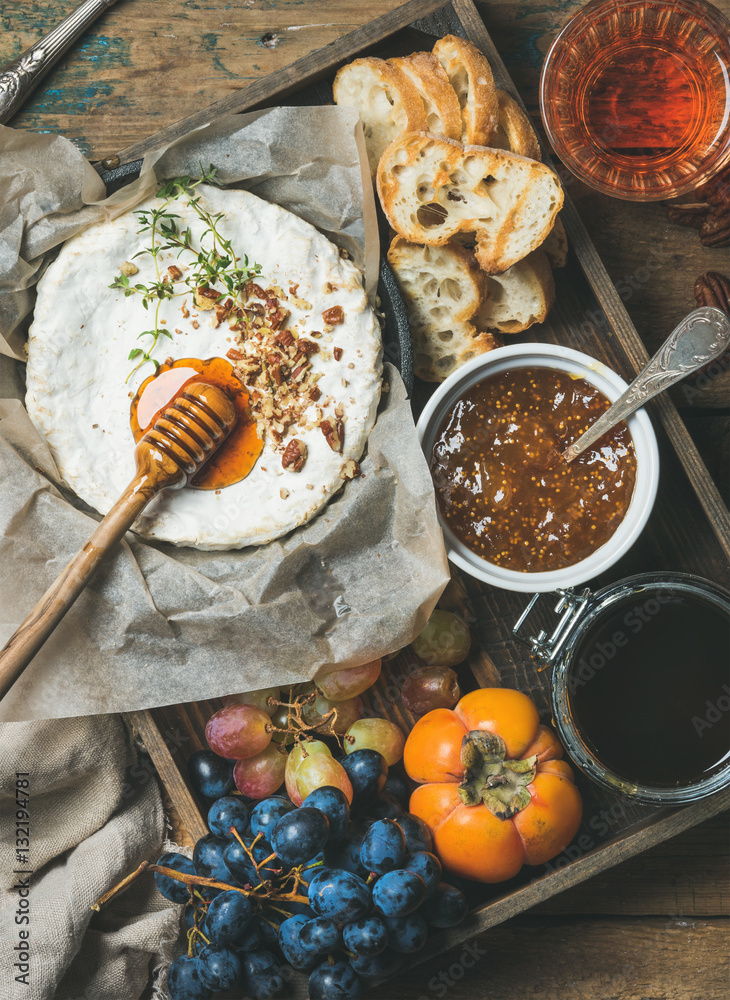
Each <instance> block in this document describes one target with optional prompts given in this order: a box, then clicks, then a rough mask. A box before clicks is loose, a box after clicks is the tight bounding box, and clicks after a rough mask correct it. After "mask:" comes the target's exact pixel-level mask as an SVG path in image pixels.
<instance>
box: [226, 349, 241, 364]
mask: <svg viewBox="0 0 730 1000" xmlns="http://www.w3.org/2000/svg"><path fill="white" fill-rule="evenodd" d="M226 357H227V358H230V359H231V361H243V359H244V358H245V357H246V355H245V354H241V352H240V351H239V350H238V349H237V348H235V347H230V348H229V349H228V350H227V351H226Z"/></svg>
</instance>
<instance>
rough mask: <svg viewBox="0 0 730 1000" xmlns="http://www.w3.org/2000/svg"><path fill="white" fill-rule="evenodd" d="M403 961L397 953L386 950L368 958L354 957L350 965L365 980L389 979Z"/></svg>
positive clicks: (390, 949) (389, 949)
mask: <svg viewBox="0 0 730 1000" xmlns="http://www.w3.org/2000/svg"><path fill="white" fill-rule="evenodd" d="M402 961H403V959H402V958H401V956H400V955H399V954H398V952H397V951H393V949H392V948H386V949H385V951H382V952H381V953H380V954H379V955H373V956H372V958H368V957H367V956H366V955H354V956H353V957H352V958H351V959H350V965H351V966H352V967H353V969H354V970H355V972H357V974H358V975H360V976H364V977H365V979H387V978H388V977H389V976H392V975H393V973H394V972H397V971H398V967H399V966H400V964H401V962H402Z"/></svg>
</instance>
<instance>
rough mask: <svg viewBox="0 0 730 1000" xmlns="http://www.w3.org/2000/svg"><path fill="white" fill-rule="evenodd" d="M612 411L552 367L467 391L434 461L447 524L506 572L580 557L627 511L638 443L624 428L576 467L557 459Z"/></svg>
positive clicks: (580, 382)
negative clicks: (635, 444) (608, 411)
mask: <svg viewBox="0 0 730 1000" xmlns="http://www.w3.org/2000/svg"><path fill="white" fill-rule="evenodd" d="M609 406H610V403H609V400H608V398H607V397H606V396H604V394H603V393H602V392H600V390H598V389H596V388H595V386H593V385H591V384H590V383H589V382H587V381H586V380H585V379H583V378H579V377H574V376H571V375H570V374H569V373H568V372H563V371H558V370H556V369H553V368H518V369H515V370H511V371H505V372H499V373H497V374H495V375H492V376H490V377H489V378H486V379H484V380H483V381H482V382H479V383H478V384H477V385H474V386H472V387H471V388H469V389H468V390H467V391H466V392H465V393H464V395H462V396H461V397H460V398H459V399H458V400H457V402H456V403H455V404H454V406H453V407H452V409H451V411H450V412H449V414H448V415H447V417H446V419H445V420H444V422H443V424H442V426H441V428H440V429H439V432H438V435H437V437H436V441H435V444H434V447H433V452H432V456H431V475H432V476H433V481H434V485H435V487H436V497H437V500H438V505H439V509H440V511H441V516H442V518H443V520H444V521H445V522H446V524H447V525H448V526H449V528H451V530H452V531H453V532H454V534H455V535H456V536H457V537H458V538H459V539H460V540H461V541H462V542H463V543H464V544H465V545H467V546H468V547H469V548H470V549H471V550H472V552H475V553H476V554H477V555H479V556H482V557H483V558H484V559H486V560H488V561H489V562H490V563H493V564H494V565H496V566H502V567H504V568H505V569H511V570H518V571H521V572H526V573H535V572H547V571H550V570H556V569H562V568H563V567H565V566H574V565H575V564H576V563H578V562H580V561H581V560H582V559H585V558H586V557H587V556H589V555H590V554H591V553H592V552H594V551H595V550H596V549H598V548H600V546H601V545H603V544H604V543H605V542H607V541H608V539H609V538H610V537H611V536H612V535H613V533H614V532H615V530H616V528H617V527H618V526H619V524H620V523H621V521H622V520H623V518H624V515H625V514H626V511H627V510H628V507H629V504H630V503H631V497H632V495H633V492H634V481H635V477H636V456H635V454H634V445H633V441H632V439H631V434H630V432H629V429H628V427H627V426H626V424H624V423H621V424H618V425H617V426H616V427H614V428H613V430H611V431H609V432H608V433H607V434H605V435H604V436H603V437H602V438H601V439H600V440H599V441H597V442H596V443H595V444H594V445H592V446H591V447H589V448H587V449H586V450H585V451H584V452H583V453H582V454H581V455H579V456H578V458H576V459H575V460H574V461H572V462H570V463H566V462H564V461H563V460H562V459H561V457H560V456H561V453H562V452H563V451H564V450H565V449H566V448H567V446H568V445H569V444H571V443H572V442H573V441H575V440H576V438H578V437H580V435H581V434H582V433H583V432H584V431H585V430H587V429H588V427H589V426H590V425H591V424H593V423H594V422H595V421H596V420H597V418H598V417H599V416H600V415H601V414H602V413H603V412H604V411H605V410H607V409H608V407H609Z"/></svg>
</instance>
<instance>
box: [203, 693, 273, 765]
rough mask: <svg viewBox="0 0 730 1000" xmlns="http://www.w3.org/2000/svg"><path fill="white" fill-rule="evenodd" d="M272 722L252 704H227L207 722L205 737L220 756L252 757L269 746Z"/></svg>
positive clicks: (261, 710) (262, 711)
mask: <svg viewBox="0 0 730 1000" xmlns="http://www.w3.org/2000/svg"><path fill="white" fill-rule="evenodd" d="M269 725H271V719H270V718H269V716H268V714H267V713H266V712H264V710H263V709H262V708H256V706H255V705H226V707H225V708H221V709H219V710H218V711H217V712H216V713H215V714H214V715H211V717H210V718H209V719H208V725H207V726H206V727H205V738H206V740H207V741H208V746H209V747H210V749H211V750H213V751H215V753H217V754H220V755H221V757H232V758H238V759H239V760H243V759H246V758H248V757H255V756H256V754H259V753H261V751H262V750H265V749H266V747H267V746H268V745H269V743H271V733H269V732H267V731H266V727H267V726H269Z"/></svg>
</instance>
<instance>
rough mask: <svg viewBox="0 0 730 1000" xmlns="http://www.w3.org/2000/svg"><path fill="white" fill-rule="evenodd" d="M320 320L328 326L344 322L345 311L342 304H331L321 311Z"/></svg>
mask: <svg viewBox="0 0 730 1000" xmlns="http://www.w3.org/2000/svg"><path fill="white" fill-rule="evenodd" d="M322 320H323V321H324V322H325V323H328V324H329V325H330V326H336V325H337V324H338V323H344V322H345V312H344V310H343V308H342V306H331V307H330V308H329V309H325V311H324V312H323V313H322Z"/></svg>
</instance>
